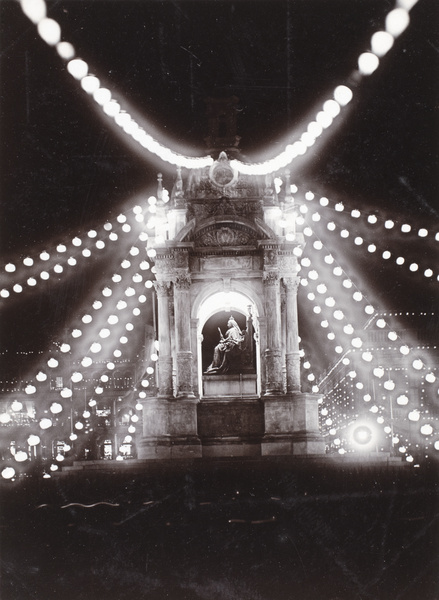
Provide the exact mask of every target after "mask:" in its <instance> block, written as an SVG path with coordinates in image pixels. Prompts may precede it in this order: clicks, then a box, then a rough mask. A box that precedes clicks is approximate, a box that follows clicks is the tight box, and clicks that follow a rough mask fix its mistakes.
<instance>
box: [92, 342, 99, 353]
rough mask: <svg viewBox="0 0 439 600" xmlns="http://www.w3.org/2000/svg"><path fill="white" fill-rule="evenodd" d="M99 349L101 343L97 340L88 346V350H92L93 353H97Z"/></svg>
mask: <svg viewBox="0 0 439 600" xmlns="http://www.w3.org/2000/svg"><path fill="white" fill-rule="evenodd" d="M101 350H102V346H101V344H99V342H93V344H92V345H91V346H90V352H92V353H93V354H97V353H98V352H100V351H101Z"/></svg>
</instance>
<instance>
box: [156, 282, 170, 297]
mask: <svg viewBox="0 0 439 600" xmlns="http://www.w3.org/2000/svg"><path fill="white" fill-rule="evenodd" d="M171 285H172V282H171V281H154V287H155V291H156V292H157V296H159V297H160V298H165V297H166V296H169V295H170V293H171Z"/></svg>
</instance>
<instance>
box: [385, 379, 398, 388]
mask: <svg viewBox="0 0 439 600" xmlns="http://www.w3.org/2000/svg"><path fill="white" fill-rule="evenodd" d="M383 387H384V388H385V389H386V390H389V391H392V390H394V389H395V382H394V381H392V380H391V379H388V380H387V381H385V382H384V383H383Z"/></svg>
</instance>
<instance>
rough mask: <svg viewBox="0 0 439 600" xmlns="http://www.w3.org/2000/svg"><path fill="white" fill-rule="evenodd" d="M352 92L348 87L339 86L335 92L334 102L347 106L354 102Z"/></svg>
mask: <svg viewBox="0 0 439 600" xmlns="http://www.w3.org/2000/svg"><path fill="white" fill-rule="evenodd" d="M352 96H353V94H352V90H351V89H350V88H348V87H347V86H346V85H339V86H337V87H336V88H335V90H334V100H335V101H336V102H337V103H338V104H339V105H340V106H346V104H349V102H350V101H351V100H352Z"/></svg>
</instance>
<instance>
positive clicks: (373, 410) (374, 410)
mask: <svg viewBox="0 0 439 600" xmlns="http://www.w3.org/2000/svg"><path fill="white" fill-rule="evenodd" d="M369 410H370V412H371V413H375V414H376V413H377V412H378V410H379V408H378V406H376V404H374V405H373V406H371V407H370V409H369Z"/></svg>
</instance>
